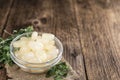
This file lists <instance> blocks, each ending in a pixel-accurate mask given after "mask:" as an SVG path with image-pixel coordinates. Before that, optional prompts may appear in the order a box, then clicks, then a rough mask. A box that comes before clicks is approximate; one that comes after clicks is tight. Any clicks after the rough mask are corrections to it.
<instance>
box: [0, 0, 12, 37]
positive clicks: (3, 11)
mask: <svg viewBox="0 0 120 80" xmlns="http://www.w3.org/2000/svg"><path fill="white" fill-rule="evenodd" d="M12 2H13V0H0V36H2V32H3V29H4V27H5V24H6V21H7V18H8V16H9V12H10V9H11V6H12Z"/></svg>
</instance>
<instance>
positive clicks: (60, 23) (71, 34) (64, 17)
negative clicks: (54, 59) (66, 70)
mask: <svg viewBox="0 0 120 80" xmlns="http://www.w3.org/2000/svg"><path fill="white" fill-rule="evenodd" d="M53 4H54V5H53V9H54V10H53V15H54V17H53V22H52V26H53V27H55V28H56V32H55V33H56V36H57V37H58V38H59V39H60V40H61V41H62V43H63V46H64V57H65V59H67V61H69V62H70V64H71V65H72V66H73V69H75V70H76V71H77V73H78V74H79V75H80V78H79V80H86V75H85V70H84V61H83V55H82V52H81V46H80V42H79V36H78V35H79V34H78V29H77V23H76V18H75V13H74V5H73V3H72V0H59V1H58V0H54V1H53Z"/></svg>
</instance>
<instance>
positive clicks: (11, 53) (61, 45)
mask: <svg viewBox="0 0 120 80" xmlns="http://www.w3.org/2000/svg"><path fill="white" fill-rule="evenodd" d="M31 33H32V32H28V33H23V34H20V35H18V36H17V37H15V38H14V39H13V40H12V41H11V43H10V56H11V59H12V60H13V58H15V59H14V60H16V59H17V60H19V61H20V62H19V63H21V62H22V63H25V64H35V65H37V64H38V65H40V64H48V63H51V62H54V61H55V60H57V59H59V58H60V57H61V56H62V53H63V44H62V42H61V41H60V40H59V39H58V38H57V37H56V36H55V37H54V39H55V40H56V41H57V42H58V44H59V45H60V48H61V49H60V50H59V53H58V55H57V57H55V58H54V59H51V60H49V61H46V62H42V63H32V62H27V61H24V60H22V59H20V58H18V57H16V55H15V54H14V52H13V42H15V41H17V40H18V39H20V37H22V36H24V35H27V34H31ZM43 33H44V32H38V34H43ZM47 34H52V33H47ZM14 60H13V61H14ZM17 60H16V61H17ZM17 62H18V61H17Z"/></svg>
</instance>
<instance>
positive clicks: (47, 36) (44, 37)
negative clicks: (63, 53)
mask: <svg viewBox="0 0 120 80" xmlns="http://www.w3.org/2000/svg"><path fill="white" fill-rule="evenodd" d="M54 37H55V36H54V35H53V34H48V33H44V34H42V39H44V40H54Z"/></svg>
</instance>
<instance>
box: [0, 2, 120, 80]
mask: <svg viewBox="0 0 120 80" xmlns="http://www.w3.org/2000/svg"><path fill="white" fill-rule="evenodd" d="M0 12H1V14H0V34H1V33H2V32H3V30H4V29H6V30H7V31H9V32H12V30H14V29H20V28H23V27H27V26H28V25H33V26H34V28H35V30H36V31H41V32H50V33H53V34H55V35H56V36H57V37H58V38H59V39H60V40H61V41H62V43H63V46H64V57H65V59H67V61H68V62H69V63H70V64H71V65H72V67H73V69H74V70H76V72H77V73H78V74H79V75H80V78H79V79H78V80H119V79H120V1H119V0H14V1H13V0H11V1H9V0H8V1H7V0H0ZM7 36H8V35H6V34H5V33H3V37H7ZM0 75H1V76H3V77H1V76H0V80H5V79H6V77H5V76H4V75H5V69H3V70H2V71H0Z"/></svg>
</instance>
